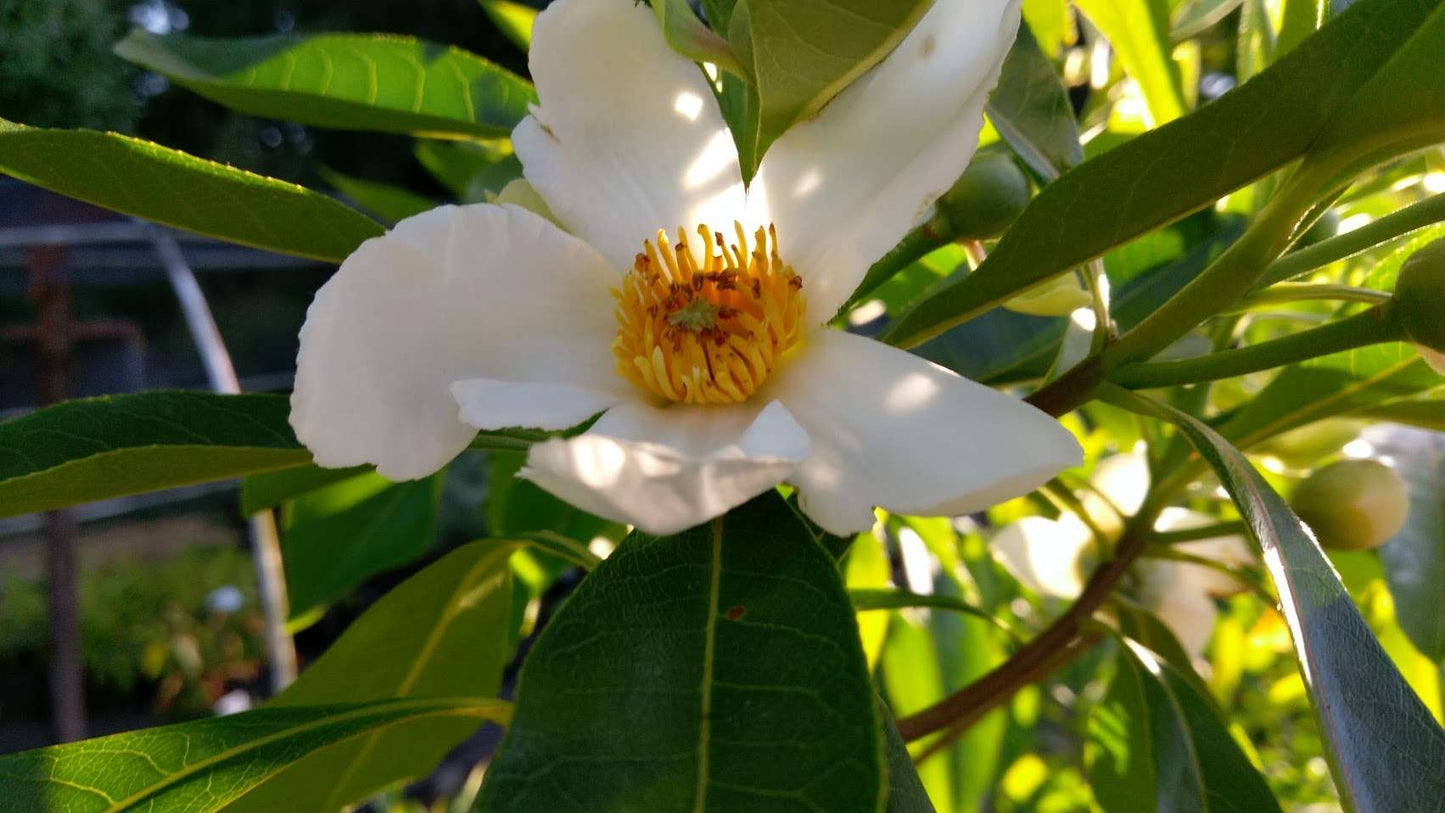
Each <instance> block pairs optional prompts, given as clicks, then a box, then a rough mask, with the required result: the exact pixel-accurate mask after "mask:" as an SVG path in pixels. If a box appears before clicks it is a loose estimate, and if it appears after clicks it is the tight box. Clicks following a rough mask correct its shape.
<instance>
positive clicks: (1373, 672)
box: [1113, 392, 1445, 810]
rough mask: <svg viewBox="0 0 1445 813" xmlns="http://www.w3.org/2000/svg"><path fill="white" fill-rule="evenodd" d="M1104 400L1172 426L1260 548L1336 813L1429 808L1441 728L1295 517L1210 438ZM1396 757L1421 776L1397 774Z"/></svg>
mask: <svg viewBox="0 0 1445 813" xmlns="http://www.w3.org/2000/svg"><path fill="white" fill-rule="evenodd" d="M1113 397H1114V400H1115V401H1116V403H1118V404H1119V405H1121V406H1125V407H1126V408H1129V409H1133V410H1135V411H1139V412H1143V413H1145V414H1150V415H1153V416H1155V417H1158V418H1162V419H1164V420H1167V421H1170V422H1171V423H1174V424H1175V425H1176V426H1178V427H1179V429H1180V431H1181V432H1182V433H1183V434H1184V435H1185V436H1186V437H1188V438H1189V441H1190V442H1191V443H1192V444H1193V445H1194V446H1195V448H1197V449H1198V450H1199V452H1200V454H1202V455H1203V456H1204V458H1205V459H1206V460H1207V461H1208V462H1209V464H1210V466H1211V467H1213V469H1214V473H1215V474H1216V475H1217V476H1218V477H1219V480H1220V482H1221V483H1222V484H1223V485H1224V487H1225V488H1226V489H1227V490H1228V491H1229V493H1230V496H1231V497H1232V498H1233V499H1234V504H1235V506H1236V507H1237V508H1238V509H1239V513H1240V515H1241V516H1242V517H1243V519H1244V520H1245V522H1246V523H1247V524H1248V526H1249V529H1250V534H1251V536H1253V537H1254V539H1255V540H1256V541H1257V542H1258V543H1259V545H1260V547H1261V548H1263V551H1264V564H1265V567H1266V569H1267V570H1268V571H1269V574H1270V577H1271V578H1272V579H1273V580H1274V585H1275V588H1276V590H1277V591H1278V593H1279V597H1280V610H1281V612H1282V613H1283V614H1284V617H1285V620H1286V621H1287V622H1288V623H1289V628H1290V635H1291V636H1292V638H1293V639H1294V646H1295V651H1296V652H1297V653H1298V654H1299V665H1300V671H1301V672H1302V673H1303V676H1304V683H1305V686H1306V687H1307V688H1308V690H1309V693H1310V699H1311V701H1312V703H1313V705H1314V710H1315V714H1316V716H1317V717H1318V718H1319V722H1320V733H1321V735H1322V736H1323V738H1324V740H1325V744H1326V746H1327V747H1326V755H1327V756H1328V757H1329V761H1330V768H1331V770H1332V771H1333V772H1334V777H1335V786H1336V788H1337V789H1338V790H1339V792H1340V799H1341V802H1342V803H1343V804H1344V806H1345V809H1347V810H1419V809H1422V808H1429V807H1430V806H1431V805H1433V804H1434V803H1435V800H1438V799H1440V798H1441V797H1442V794H1445V774H1442V773H1441V772H1440V771H1437V770H1435V769H1434V766H1439V765H1445V730H1441V728H1440V726H1439V725H1438V724H1436V722H1435V720H1434V718H1433V717H1432V716H1431V715H1430V711H1429V710H1428V709H1427V708H1425V706H1424V705H1423V704H1422V703H1421V702H1420V699H1419V697H1417V696H1416V695H1415V693H1414V691H1413V690H1412V689H1411V688H1410V686H1409V684H1407V683H1406V682H1405V679H1404V678H1403V677H1401V676H1400V673H1399V671H1398V670H1396V668H1395V666H1394V664H1393V663H1391V661H1390V657H1389V655H1387V654H1386V653H1385V650H1384V649H1383V648H1382V647H1381V646H1380V643H1379V641H1378V640H1376V638H1375V635H1374V633H1373V632H1372V631H1371V629H1370V627H1369V625H1368V624H1367V623H1366V622H1365V619H1364V618H1362V617H1361V616H1360V613H1359V611H1358V610H1357V609H1356V608H1355V605H1354V603H1353V602H1352V601H1351V600H1350V596H1349V594H1348V593H1346V592H1345V588H1344V586H1343V585H1341V584H1340V579H1339V576H1338V575H1337V574H1336V573H1335V570H1334V568H1333V567H1332V566H1331V565H1330V562H1329V560H1328V559H1327V558H1325V555H1324V553H1323V552H1322V551H1321V550H1320V547H1319V545H1318V544H1317V543H1316V542H1315V540H1314V539H1313V538H1312V537H1311V536H1310V535H1309V534H1308V533H1307V532H1306V531H1305V528H1304V526H1303V525H1302V524H1301V523H1300V521H1299V518H1298V517H1296V516H1295V515H1294V513H1293V512H1292V511H1291V510H1290V508H1289V506H1288V505H1287V504H1286V503H1285V501H1284V500H1283V499H1281V498H1280V496H1279V495H1278V494H1276V493H1275V492H1274V490H1273V489H1271V488H1270V487H1269V484H1268V483H1266V482H1265V480H1264V478H1263V477H1262V476H1260V474H1259V472H1258V471H1256V470H1255V469H1254V467H1253V466H1252V465H1250V463H1249V461H1248V460H1246V459H1245V457H1244V455H1242V454H1241V453H1240V452H1239V451H1238V450H1236V449H1235V448H1234V447H1233V446H1231V445H1230V444H1229V442H1228V441H1227V440H1225V439H1224V438H1223V437H1221V436H1220V435H1219V433H1217V432H1215V431H1214V430H1212V429H1210V428H1209V427H1207V426H1205V425H1204V424H1203V423H1200V422H1199V421H1198V420H1196V419H1195V418H1193V417H1190V416H1189V415H1186V414H1185V413H1183V412H1180V411H1178V410H1176V409H1173V408H1172V407H1168V406H1164V405H1163V404H1158V403H1156V402H1153V401H1146V400H1144V399H1140V398H1138V397H1137V396H1133V395H1128V394H1123V393H1121V392H1114V395H1113ZM1400 754H1409V761H1410V764H1411V765H1416V766H1420V770H1419V771H1415V770H1402V769H1401V764H1400V757H1399V755H1400Z"/></svg>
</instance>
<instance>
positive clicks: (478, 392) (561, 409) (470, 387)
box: [451, 378, 635, 430]
mask: <svg viewBox="0 0 1445 813" xmlns="http://www.w3.org/2000/svg"><path fill="white" fill-rule="evenodd" d="M451 389H452V396H453V397H454V398H456V399H457V404H458V405H459V406H461V412H460V413H459V417H460V418H461V421H462V423H465V424H467V425H468V426H472V427H475V428H477V429H483V430H497V429H507V428H509V427H515V426H524V427H529V428H533V429H566V428H568V427H571V426H576V425H577V424H579V423H582V422H583V421H585V420H587V419H588V418H590V417H592V416H593V415H596V414H597V413H599V412H602V411H603V410H605V409H609V408H611V407H614V406H616V405H617V404H620V403H623V402H625V401H630V400H635V399H633V398H630V397H628V396H627V395H626V394H624V393H620V392H616V391H607V390H594V389H588V388H587V387H578V386H575V385H572V384H554V383H532V382H523V383H516V382H512V381H497V380H494V379H490V378H472V379H468V380H466V381H457V382H454V383H453V384H452V388H451Z"/></svg>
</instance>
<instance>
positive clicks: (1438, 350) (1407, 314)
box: [1394, 238, 1445, 375]
mask: <svg viewBox="0 0 1445 813" xmlns="http://www.w3.org/2000/svg"><path fill="white" fill-rule="evenodd" d="M1394 306H1395V312H1396V313H1397V314H1398V315H1399V318H1400V327H1402V328H1403V329H1404V331H1405V335H1406V336H1407V337H1409V339H1410V341H1412V342H1414V343H1415V345H1416V346H1417V347H1419V348H1420V355H1422V356H1424V357H1425V360H1426V361H1427V362H1431V364H1430V366H1431V367H1434V368H1435V370H1436V371H1437V372H1439V373H1441V374H1442V375H1445V238H1442V239H1439V240H1436V241H1435V242H1433V243H1430V244H1429V245H1427V246H1425V247H1424V248H1422V249H1420V250H1419V251H1417V252H1415V253H1414V254H1412V255H1410V259H1408V260H1406V261H1405V264H1404V265H1402V266H1400V275H1399V277H1397V278H1396V279H1395V300H1394Z"/></svg>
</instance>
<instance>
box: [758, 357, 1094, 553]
mask: <svg viewBox="0 0 1445 813" xmlns="http://www.w3.org/2000/svg"><path fill="white" fill-rule="evenodd" d="M808 342H809V343H808V344H807V345H805V346H804V347H803V348H802V351H801V353H799V355H798V357H797V358H796V359H792V360H790V362H789V363H788V364H786V365H785V366H784V367H782V368H781V369H779V370H778V371H776V372H775V373H774V374H773V376H774V381H775V383H774V384H773V385H772V388H771V389H770V390H769V392H770V397H774V398H777V399H778V400H780V401H782V402H783V404H784V405H786V406H787V407H788V410H789V411H790V412H792V413H793V414H794V415H796V416H797V418H798V421H799V422H800V423H801V424H802V425H803V428H804V429H806V430H807V432H808V437H809V438H811V439H812V442H813V454H812V455H811V456H810V457H809V458H808V459H807V461H805V462H804V463H803V465H802V466H800V467H799V469H798V472H797V474H796V475H794V476H793V478H792V482H793V483H794V485H796V486H797V487H798V489H799V492H800V494H801V500H802V505H803V509H804V510H805V511H807V513H808V515H809V516H811V517H812V518H813V520H814V521H815V522H817V523H818V524H819V525H821V526H823V527H824V528H826V529H828V530H829V531H831V532H832V533H835V534H849V533H853V532H855V531H860V530H866V529H867V528H869V527H871V526H872V524H873V510H872V509H873V507H874V506H881V507H883V508H887V509H888V510H890V511H895V512H898V513H903V514H920V515H957V514H964V513H968V512H970V511H977V510H980V509H983V508H986V507H988V506H990V505H993V504H995V503H998V502H1001V501H1003V500H1006V499H1009V498H1011V497H1016V496H1018V495H1020V494H1024V493H1027V492H1029V491H1031V490H1033V489H1034V488H1037V487H1038V486H1040V485H1042V484H1043V483H1045V482H1047V481H1048V480H1049V478H1051V477H1053V476H1054V475H1055V474H1057V473H1058V472H1059V471H1060V470H1062V469H1065V468H1068V467H1070V466H1075V465H1078V463H1079V461H1080V458H1081V456H1082V451H1081V450H1080V448H1079V444H1078V442H1077V441H1075V440H1074V437H1073V435H1071V434H1069V432H1068V431H1067V430H1065V429H1064V428H1063V427H1061V426H1060V425H1059V423H1058V422H1057V421H1055V420H1054V419H1053V418H1051V417H1049V416H1048V415H1046V414H1044V413H1043V412H1040V411H1038V410H1037V409H1034V408H1033V407H1031V406H1029V405H1027V404H1024V403H1021V402H1020V401H1017V400H1015V399H1013V398H1010V397H1009V396H1007V395H1004V394H1003V393H1000V392H996V391H994V390H992V389H989V388H988V387H985V386H983V385H981V384H976V383H974V382H972V381H969V380H968V379H966V378H963V377H961V376H959V375H956V374H955V373H952V372H950V371H948V370H945V369H944V368H942V367H939V366H937V365H935V364H931V363H929V362H927V361H924V360H923V359H921V358H918V357H917V356H914V355H912V354H909V353H905V352H904V351H902V350H898V349H896V348H893V347H889V346H887V345H884V344H882V343H880V342H876V341H873V340H872V339H865V338H863V337H861V336H855V335H852V334H849V333H841V332H838V331H831V330H820V331H816V332H814V333H813V334H812V335H811V336H810V337H809V339H808Z"/></svg>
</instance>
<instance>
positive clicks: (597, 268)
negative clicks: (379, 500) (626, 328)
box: [291, 204, 631, 480]
mask: <svg viewBox="0 0 1445 813" xmlns="http://www.w3.org/2000/svg"><path fill="white" fill-rule="evenodd" d="M543 269H545V272H542V270H543ZM614 283H615V275H614V272H613V271H612V268H611V266H610V265H609V264H608V263H607V262H606V261H604V260H603V259H602V258H601V257H599V256H598V255H597V252H595V251H593V250H592V248H591V247H589V246H588V245H587V244H586V243H583V242H582V241H581V240H578V239H577V238H576V237H573V236H572V235H570V234H567V233H566V232H563V231H562V230H561V229H559V228H557V227H556V226H554V225H553V224H552V223H550V222H549V221H547V220H545V219H543V218H541V217H539V216H537V215H535V214H533V213H532V212H529V211H526V210H524V209H521V208H519V207H516V206H492V205H488V204H477V205H472V206H442V207H438V208H436V209H432V210H430V211H427V212H423V213H422V214H419V215H416V216H415V217H410V218H407V219H405V220H403V221H401V222H400V223H398V224H397V225H396V227H395V228H393V229H392V230H391V231H390V232H387V233H386V234H384V235H382V236H381V237H374V238H372V239H370V240H367V241H366V242H365V243H363V244H362V245H361V247H360V248H358V249H357V250H356V251H355V252H354V253H353V254H352V255H351V256H350V257H348V258H347V259H346V261H345V262H343V263H342V264H341V268H340V269H339V270H338V271H337V272H336V273H335V274H334V275H333V276H332V277H331V279H330V280H328V281H327V282H326V284H325V285H323V286H322V287H321V290H320V291H319V292H318V293H317V294H316V299H315V300H314V301H313V302H312V303H311V308H310V310H308V311H307V314H306V323H305V325H304V326H303V327H302V329H301V349H300V353H299V354H298V356H297V359H296V385H295V389H294V391H293V393H292V396H291V425H292V427H293V428H294V429H295V430H296V436H297V438H298V439H299V440H300V441H301V442H302V443H303V444H305V445H306V447H307V448H308V449H310V450H311V453H312V455H313V456H314V458H315V460H316V462H317V463H318V464H320V465H322V466H328V467H336V468H341V467H346V466H357V465H361V464H364V463H374V464H376V467H377V471H378V472H380V473H381V474H382V475H384V476H386V477H389V478H391V479H393V480H409V479H415V478H418V477H425V476H426V475H429V474H431V473H432V472H434V471H436V470H437V469H440V468H441V467H442V466H444V465H446V464H447V462H449V461H450V460H451V459H452V458H453V457H456V456H457V455H458V454H459V453H460V452H461V451H462V450H463V449H465V448H466V446H467V444H468V443H469V442H470V441H471V439H472V438H473V437H475V436H476V429H475V428H474V427H472V426H468V425H467V424H466V423H463V422H462V421H461V420H460V419H459V417H458V412H457V402H456V401H455V400H454V399H453V397H452V394H451V391H450V388H451V385H452V382H454V381H462V380H466V379H474V378H487V379H497V380H507V381H517V382H552V383H556V384H565V385H569V386H573V387H584V388H588V389H593V390H598V391H602V392H614V393H620V394H622V395H624V396H626V397H631V390H630V388H629V387H628V385H627V383H626V382H625V381H622V380H621V379H620V378H618V377H617V376H616V375H615V374H614V373H613V371H612V370H613V364H614V362H613V359H612V354H611V351H610V345H611V342H612V337H613V336H614V335H615V334H616V331H617V323H616V320H615V319H614V317H613V315H612V295H611V294H610V293H609V289H610V286H611V285H613V284H614Z"/></svg>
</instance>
